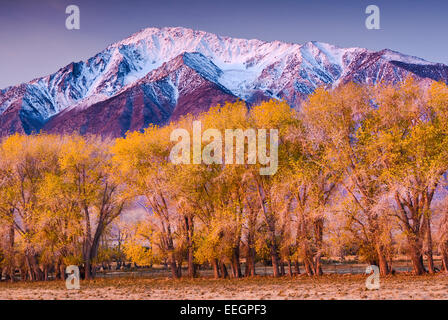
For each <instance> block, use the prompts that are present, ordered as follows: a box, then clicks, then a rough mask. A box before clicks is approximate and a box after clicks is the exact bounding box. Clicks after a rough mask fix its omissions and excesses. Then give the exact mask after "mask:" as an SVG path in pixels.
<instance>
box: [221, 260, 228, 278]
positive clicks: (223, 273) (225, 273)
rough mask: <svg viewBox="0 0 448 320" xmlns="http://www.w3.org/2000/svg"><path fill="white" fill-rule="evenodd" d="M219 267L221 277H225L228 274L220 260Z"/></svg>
mask: <svg viewBox="0 0 448 320" xmlns="http://www.w3.org/2000/svg"><path fill="white" fill-rule="evenodd" d="M220 267H221V277H223V278H224V279H225V278H227V277H228V276H229V273H228V272H227V268H226V265H225V263H224V262H221V263H220Z"/></svg>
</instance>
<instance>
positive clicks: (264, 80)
mask: <svg viewBox="0 0 448 320" xmlns="http://www.w3.org/2000/svg"><path fill="white" fill-rule="evenodd" d="M409 75H413V76H414V77H415V78H416V79H417V80H418V81H421V82H423V83H427V82H431V81H444V82H448V66H446V65H444V64H440V63H431V62H428V61H425V60H423V59H420V58H417V57H412V56H409V55H405V54H401V53H399V52H395V51H392V50H389V49H385V50H381V51H371V50H367V49H363V48H339V47H337V46H334V45H330V44H326V43H321V42H315V41H313V42H307V43H305V44H293V43H285V42H280V41H273V42H265V41H261V40H246V39H235V38H230V37H221V36H218V35H215V34H212V33H207V32H204V31H195V30H191V29H187V28H179V27H176V28H162V29H158V28H148V29H144V30H142V31H140V32H138V33H135V34H134V35H132V36H130V37H129V38H127V39H124V40H122V41H120V42H118V43H115V44H112V45H110V46H109V47H107V48H106V49H105V50H103V51H102V52H100V53H98V54H97V55H96V56H94V57H92V58H90V59H88V60H87V61H82V62H76V63H71V64H69V65H67V66H65V67H63V68H62V69H60V70H58V71H57V72H55V73H53V74H51V75H48V76H46V77H42V78H38V79H35V80H32V81H30V82H28V83H23V84H20V85H17V86H12V87H8V88H6V89H3V90H0V136H6V135H10V134H13V133H16V132H18V133H26V134H31V133H34V132H40V131H44V132H49V133H71V132H79V133H81V134H89V133H94V134H101V135H103V136H111V137H118V136H123V135H124V134H125V133H126V132H127V131H134V130H142V129H143V128H145V127H147V126H148V125H149V124H157V125H164V124H166V123H168V122H170V121H173V120H176V119H178V118H179V117H181V116H182V115H185V114H188V113H192V114H197V113H199V112H201V111H205V110H207V109H208V108H210V107H211V106H214V105H216V104H223V103H224V102H226V101H236V100H237V99H241V100H244V101H246V102H247V104H248V105H252V104H255V103H257V102H260V101H262V100H266V99H271V98H275V99H283V100H285V101H287V102H288V103H289V104H290V105H291V106H292V107H300V104H301V102H302V101H303V100H304V99H305V98H306V96H307V95H309V94H310V93H312V92H313V91H314V90H315V89H316V88H318V87H322V86H325V87H329V88H334V87H337V86H338V85H339V84H341V83H346V82H349V81H355V82H358V83H366V84H374V83H377V82H379V81H385V82H397V81H401V80H403V79H404V78H406V77H407V76H409Z"/></svg>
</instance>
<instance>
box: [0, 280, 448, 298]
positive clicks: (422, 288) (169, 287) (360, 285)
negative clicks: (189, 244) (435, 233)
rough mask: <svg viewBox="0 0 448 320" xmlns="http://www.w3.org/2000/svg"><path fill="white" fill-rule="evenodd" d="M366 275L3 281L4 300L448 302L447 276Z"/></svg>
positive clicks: (0, 294) (1, 288)
mask: <svg viewBox="0 0 448 320" xmlns="http://www.w3.org/2000/svg"><path fill="white" fill-rule="evenodd" d="M365 280H366V276H365V275H335V274H333V275H324V276H322V277H320V278H309V277H307V276H299V277H294V278H292V279H291V278H288V277H284V278H280V279H274V278H272V277H256V278H252V279H228V280H212V279H194V280H188V279H183V280H171V279H168V278H137V277H134V278H111V279H96V280H92V281H82V282H81V289H80V290H78V291H73V290H70V291H69V290H67V289H66V288H65V283H64V282H62V281H50V282H46V283H45V282H38V283H12V284H11V283H5V282H2V283H0V299H1V300H5V299H6V300H8V299H14V300H23V299H27V300H28V299H32V300H42V299H43V300H54V299H58V300H59V299H64V300H67V299H68V300H79V299H81V300H89V299H100V300H110V299H114V300H115V299H119V300H125V299H132V300H142V299H143V300H145V299H150V300H159V299H163V300H169V299H181V300H212V299H222V300H231V299H254V300H263V299H266V300H297V299H317V300H321V299H324V300H334V299H355V300H358V299H448V276H447V275H442V274H438V275H425V276H419V277H415V276H412V275H409V274H398V275H395V276H388V277H384V278H382V279H381V288H380V289H379V290H367V289H366V287H365Z"/></svg>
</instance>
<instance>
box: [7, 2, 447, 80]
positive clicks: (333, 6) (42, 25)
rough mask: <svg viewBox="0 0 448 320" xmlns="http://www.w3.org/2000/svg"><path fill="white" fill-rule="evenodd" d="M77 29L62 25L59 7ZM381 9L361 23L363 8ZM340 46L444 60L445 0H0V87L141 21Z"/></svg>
mask: <svg viewBox="0 0 448 320" xmlns="http://www.w3.org/2000/svg"><path fill="white" fill-rule="evenodd" d="M70 4H76V5H78V6H79V8H80V10H81V29H80V30H72V31H69V30H67V29H66V28H65V19H66V17H67V15H66V14H65V8H66V7H67V6H68V5H70ZM370 4H375V5H377V6H379V8H380V10H381V30H367V28H366V27H365V24H364V23H365V19H366V17H367V15H366V14H365V9H366V7H367V6H368V5H370ZM177 26H181V27H189V28H192V29H198V30H204V31H208V32H212V33H216V34H219V35H223V36H231V37H240V38H249V39H253V38H256V39H261V40H266V41H271V40H280V41H287V42H295V43H304V42H307V41H312V40H316V41H322V42H328V43H331V44H335V45H338V46H341V47H351V46H356V47H364V48H368V49H374V50H380V49H384V48H390V49H393V50H396V51H400V52H402V53H406V54H410V55H414V56H418V57H421V58H424V59H426V60H429V61H434V62H442V63H445V64H448V41H447V38H448V1H447V0H219V1H216V0H146V1H144V0H126V1H125V0H122V1H118V0H88V1H87V0H34V1H31V0H0V88H5V87H7V86H10V85H15V84H18V83H21V82H27V81H29V80H32V79H34V78H37V77H40V76H44V75H47V74H50V73H53V72H55V71H57V70H58V69H59V68H61V67H63V66H65V65H67V64H69V63H70V62H73V61H80V60H85V59H87V58H89V57H91V56H93V55H95V54H96V53H98V52H99V51H101V50H103V49H104V48H106V47H107V46H108V45H109V44H111V43H113V42H116V41H119V40H121V39H123V38H125V37H127V36H129V35H131V34H133V33H135V32H137V31H139V30H141V29H143V28H146V27H177Z"/></svg>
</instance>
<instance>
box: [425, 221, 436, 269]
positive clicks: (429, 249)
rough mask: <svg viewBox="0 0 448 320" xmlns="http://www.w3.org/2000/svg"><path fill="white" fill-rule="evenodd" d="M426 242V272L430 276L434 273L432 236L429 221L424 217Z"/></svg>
mask: <svg viewBox="0 0 448 320" xmlns="http://www.w3.org/2000/svg"><path fill="white" fill-rule="evenodd" d="M425 220H426V240H427V246H428V247H427V251H426V256H427V257H428V272H429V273H431V274H434V273H435V268H434V258H433V254H432V235H431V219H430V218H429V217H426V219H425Z"/></svg>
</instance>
